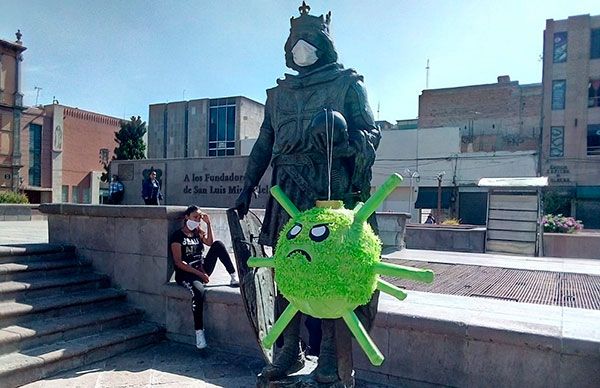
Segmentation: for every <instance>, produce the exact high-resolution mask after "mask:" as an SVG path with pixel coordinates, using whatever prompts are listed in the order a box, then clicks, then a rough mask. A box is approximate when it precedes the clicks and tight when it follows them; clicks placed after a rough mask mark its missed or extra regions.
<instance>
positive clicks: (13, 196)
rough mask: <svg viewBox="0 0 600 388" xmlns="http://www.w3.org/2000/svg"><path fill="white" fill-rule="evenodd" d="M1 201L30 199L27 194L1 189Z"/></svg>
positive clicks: (11, 201)
mask: <svg viewBox="0 0 600 388" xmlns="http://www.w3.org/2000/svg"><path fill="white" fill-rule="evenodd" d="M0 203H29V199H28V198H27V196H26V195H25V194H21V193H15V192H14V191H0Z"/></svg>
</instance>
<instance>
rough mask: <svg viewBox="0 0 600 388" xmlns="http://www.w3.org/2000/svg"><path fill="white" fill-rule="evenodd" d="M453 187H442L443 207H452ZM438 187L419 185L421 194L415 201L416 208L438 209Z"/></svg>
mask: <svg viewBox="0 0 600 388" xmlns="http://www.w3.org/2000/svg"><path fill="white" fill-rule="evenodd" d="M453 190H454V189H453V188H452V187H442V209H447V208H449V207H450V202H451V200H452V191H453ZM437 201H438V188H437V187H419V195H418V196H417V202H415V209H437Z"/></svg>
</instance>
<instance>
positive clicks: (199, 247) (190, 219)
mask: <svg viewBox="0 0 600 388" xmlns="http://www.w3.org/2000/svg"><path fill="white" fill-rule="evenodd" d="M201 222H204V223H205V225H206V231H205V230H203V229H201V228H200V223H201ZM169 243H170V246H171V253H172V255H173V265H174V266H175V281H176V282H177V284H179V285H182V286H184V287H185V288H187V289H188V290H189V291H190V293H191V294H192V312H193V314H194V329H195V330H196V347H197V348H198V349H204V348H205V347H206V346H207V345H206V338H205V336H204V320H203V306H204V285H205V284H206V283H208V282H209V280H210V278H209V276H210V275H211V274H212V273H213V271H214V269H215V265H216V264H217V259H218V260H219V261H221V263H223V265H224V266H225V269H226V270H227V272H228V273H229V275H230V276H231V281H230V283H229V285H231V286H232V287H237V286H239V282H238V279H237V276H236V274H235V267H234V266H233V263H232V262H231V258H230V257H229V253H227V249H226V248H225V245H224V244H223V243H222V242H221V241H218V240H214V238H213V231H212V226H211V222H210V217H209V215H208V214H206V213H203V212H201V211H200V209H199V208H198V206H193V205H192V206H190V207H188V208H187V209H186V211H185V212H184V225H183V227H182V228H181V229H179V230H177V231H176V232H175V233H173V234H172V235H171V238H170V241H169ZM204 244H206V245H208V246H209V247H210V249H209V250H208V252H207V253H206V256H204V255H203V251H204Z"/></svg>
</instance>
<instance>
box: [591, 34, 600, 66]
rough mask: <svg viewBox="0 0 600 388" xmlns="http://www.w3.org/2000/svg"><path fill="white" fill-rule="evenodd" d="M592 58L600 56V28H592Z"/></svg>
mask: <svg viewBox="0 0 600 388" xmlns="http://www.w3.org/2000/svg"><path fill="white" fill-rule="evenodd" d="M590 58H591V59H597V58H600V28H595V29H593V30H592V36H591V39H590Z"/></svg>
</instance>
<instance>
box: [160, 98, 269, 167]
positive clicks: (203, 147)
mask: <svg viewBox="0 0 600 388" xmlns="http://www.w3.org/2000/svg"><path fill="white" fill-rule="evenodd" d="M263 117H264V105H263V104H261V103H259V102H256V101H253V100H251V99H249V98H246V97H241V96H237V97H226V98H214V99H209V98H203V99H197V100H190V101H178V102H170V103H161V104H153V105H150V113H149V119H148V158H150V159H160V158H198V157H205V156H209V157H210V156H234V155H245V154H248V153H249V150H250V149H251V148H252V144H249V145H248V144H246V143H252V142H253V141H254V140H255V139H256V138H257V137H258V131H259V128H260V125H261V124H262V121H263Z"/></svg>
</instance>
